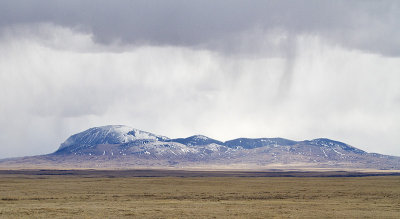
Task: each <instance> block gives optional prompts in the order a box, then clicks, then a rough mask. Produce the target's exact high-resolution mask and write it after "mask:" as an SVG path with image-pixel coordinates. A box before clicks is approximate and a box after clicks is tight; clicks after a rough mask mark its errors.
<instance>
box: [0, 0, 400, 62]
mask: <svg viewBox="0 0 400 219" xmlns="http://www.w3.org/2000/svg"><path fill="white" fill-rule="evenodd" d="M399 13H400V2H399V1H311V0H307V1H281V0H276V1H239V0H231V1H211V0H206V1H184V0H172V1H154V0H144V1H129V0H116V1H108V0H99V1H81V0H79V1H78V0H70V1H57V0H56V1H55V0H38V1H30V0H21V1H1V2H0V25H1V27H2V28H4V27H6V26H9V25H14V24H21V23H22V24H29V23H37V22H45V23H46V22H49V23H54V24H56V25H62V26H67V27H72V28H77V29H79V30H81V31H87V32H92V33H93V34H94V38H95V40H96V41H97V42H100V43H103V44H108V43H111V42H116V41H117V42H118V43H122V44H134V45H137V44H153V45H176V46H190V47H200V48H207V49H214V50H218V51H222V52H229V53H241V52H253V51H242V50H248V49H249V48H253V49H257V48H258V45H253V46H251V44H252V42H238V41H235V40H230V39H235V37H237V35H238V34H240V33H243V32H244V31H252V30H254V29H259V30H262V31H267V32H268V31H270V30H274V29H281V30H284V31H286V33H287V34H289V35H298V34H315V35H320V36H324V37H326V38H328V39H329V40H332V41H333V42H335V43H338V44H341V45H342V46H346V47H350V48H353V49H359V50H365V51H369V52H373V53H379V54H383V55H388V56H399V55H400V19H399V17H400V14H399ZM242 43H246V44H247V46H245V47H243V46H241V45H240V44H242ZM263 49H264V48H263ZM284 53H287V52H284Z"/></svg>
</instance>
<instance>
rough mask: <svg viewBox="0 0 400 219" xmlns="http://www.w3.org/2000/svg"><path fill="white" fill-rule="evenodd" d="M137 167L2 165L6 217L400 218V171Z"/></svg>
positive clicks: (0, 198) (1, 212)
mask: <svg viewBox="0 0 400 219" xmlns="http://www.w3.org/2000/svg"><path fill="white" fill-rule="evenodd" d="M133 172H135V171H131V172H130V174H128V173H129V172H126V173H121V171H86V172H85V171H19V172H18V171H2V172H1V171H0V218H24V217H25V218H54V217H62V218H82V217H84V218H120V217H138V218H146V217H147V218H214V217H215V218H232V217H236V218H266V217H278V218H281V217H284V218H288V217H289V218H290V217H294V218H304V217H306V218H309V217H313V218H321V217H322V218H329V217H331V218H365V217H370V218H400V176H363V177H337V173H333V174H332V175H330V176H336V177H315V176H314V177H309V176H310V175H307V173H303V175H302V174H301V173H298V172H296V174H297V175H296V176H297V177H280V176H281V175H279V174H278V173H277V172H274V173H272V174H273V176H275V177H265V176H266V175H268V174H266V173H264V175H263V174H262V173H259V172H253V173H250V174H248V175H246V174H245V173H243V172H236V173H235V174H233V173H230V172H220V174H216V173H215V172H209V174H205V173H207V172H203V174H201V172H179V171H178V172H169V173H168V172H165V171H161V172H157V171H153V172H152V171H142V172H140V171H139V173H138V172H136V175H135V174H133ZM210 174H211V175H210ZM213 174H214V175H213ZM252 174H253V175H252ZM274 174H275V175H274ZM284 174H286V175H287V174H288V173H287V172H286V173H284ZM292 174H293V173H292ZM324 174H325V175H324V176H326V173H324ZM335 174H336V175H335ZM341 174H342V175H343V174H344V173H341ZM314 175H315V174H314ZM339 175H340V174H339ZM345 175H346V174H345ZM170 176H173V177H170ZM260 176H263V177H260ZM300 176H307V177H300ZM312 176H313V175H312ZM346 176H352V175H351V174H347V175H346Z"/></svg>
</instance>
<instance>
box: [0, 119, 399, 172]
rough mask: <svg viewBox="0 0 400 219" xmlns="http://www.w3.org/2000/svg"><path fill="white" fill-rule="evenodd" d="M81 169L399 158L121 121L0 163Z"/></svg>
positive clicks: (332, 164) (384, 162)
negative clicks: (170, 132)
mask: <svg viewBox="0 0 400 219" xmlns="http://www.w3.org/2000/svg"><path fill="white" fill-rule="evenodd" d="M7 164H9V165H10V164H14V165H18V164H20V165H33V164H35V165H37V164H41V165H47V166H72V167H81V168H86V167H87V168H89V167H90V168H95V167H118V168H138V167H139V168H142V167H151V168H153V167H158V168H164V167H171V168H185V167H195V166H197V167H199V166H202V167H222V166H224V167H227V168H229V167H234V166H240V167H243V168H250V167H251V168H255V169H257V168H268V167H271V166H274V165H275V166H276V165H278V166H279V165H280V166H281V167H283V168H290V167H294V166H296V167H299V166H300V167H314V168H367V169H392V170H400V157H395V156H389V155H381V154H376V153H368V152H365V151H363V150H361V149H358V148H356V147H353V146H350V145H348V144H346V143H343V142H340V141H335V140H331V139H327V138H317V139H313V140H304V141H293V140H289V139H285V138H236V139H232V140H228V141H224V142H223V141H219V140H216V139H212V138H209V137H207V136H204V135H193V136H190V137H187V138H175V139H171V138H168V137H165V136H162V135H156V134H153V133H150V132H146V131H142V130H139V129H135V128H131V127H128V126H123V125H109V126H101V127H93V128H90V129H87V130H85V131H83V132H80V133H77V134H74V135H71V136H70V137H69V138H67V140H66V141H65V142H63V143H61V145H60V147H59V148H58V150H56V151H55V152H54V153H51V154H47V155H40V156H33V157H25V158H19V159H11V160H1V161H0V166H1V165H7Z"/></svg>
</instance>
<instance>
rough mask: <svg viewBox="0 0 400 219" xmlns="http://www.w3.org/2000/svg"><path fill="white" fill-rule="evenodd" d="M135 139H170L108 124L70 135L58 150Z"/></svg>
mask: <svg viewBox="0 0 400 219" xmlns="http://www.w3.org/2000/svg"><path fill="white" fill-rule="evenodd" d="M135 140H154V141H157V140H168V138H167V137H164V136H159V135H155V134H152V133H150V132H145V131H142V130H139V129H135V128H132V127H129V126H125V125H107V126H100V127H94V128H90V129H87V130H85V131H83V132H80V133H77V134H75V135H72V136H71V137H69V138H68V139H67V140H66V141H65V142H64V143H62V144H61V145H60V147H59V149H58V151H60V150H63V149H66V148H70V147H91V146H94V145H99V144H124V143H129V142H132V141H135Z"/></svg>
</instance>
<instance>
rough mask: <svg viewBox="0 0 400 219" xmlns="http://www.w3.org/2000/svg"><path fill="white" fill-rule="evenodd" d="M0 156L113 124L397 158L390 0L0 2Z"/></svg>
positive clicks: (398, 106) (398, 28)
mask: <svg viewBox="0 0 400 219" xmlns="http://www.w3.org/2000/svg"><path fill="white" fill-rule="evenodd" d="M0 91H1V92H0V158H6V157H18V156H29V155H38V154H47V153H51V152H54V151H56V150H57V148H58V147H59V146H60V144H61V143H62V142H63V141H65V140H66V139H67V138H68V137H69V136H70V135H72V134H75V133H77V132H80V131H84V130H86V129H88V128H91V127H95V126H103V125H111V124H123V125H128V126H131V127H134V128H137V129H141V130H144V131H149V132H152V133H155V134H160V135H165V136H168V137H170V138H176V137H188V136H191V135H194V134H203V135H206V136H209V137H211V138H215V139H218V140H222V141H225V140H230V139H233V138H239V137H251V138H255V137H283V138H288V139H292V140H305V139H315V138H320V137H325V138H330V139H334V140H338V141H342V142H345V143H347V144H350V145H352V146H355V147H357V148H359V149H362V150H365V151H367V152H375V153H382V154H390V155H397V156H400V143H399V142H400V134H399V133H400V1H396V0H393V1H389V0H386V1H368V0H363V1H361V0H360V1H355V0H337V1H317V0H315V1H313V0H307V1H301V0H299V1H285V0H283V1H282V0H279V1H278V0H276V1H257V0H255V1H239V0H228V1H214V0H203V1H197V0H193V1H185V0H165V1H154V0H143V1H135V0H133V1H130V0H114V1H106V0H98V1H88V0H86V1H85V0H83V1H81V0H79V1H78V0H69V1H59V0H38V1H30V0H17V1H15V0H3V1H0Z"/></svg>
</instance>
